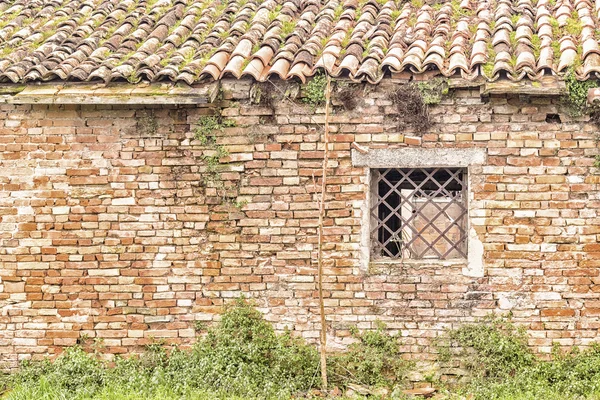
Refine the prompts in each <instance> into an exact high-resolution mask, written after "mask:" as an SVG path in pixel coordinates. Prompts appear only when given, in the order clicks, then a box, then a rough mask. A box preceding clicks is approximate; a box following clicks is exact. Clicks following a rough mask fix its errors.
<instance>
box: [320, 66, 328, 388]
mask: <svg viewBox="0 0 600 400" xmlns="http://www.w3.org/2000/svg"><path fill="white" fill-rule="evenodd" d="M330 100H331V77H330V76H329V74H327V86H326V89H325V129H324V132H323V143H324V154H323V173H322V177H321V199H320V201H319V243H318V253H317V270H318V276H317V286H318V291H319V311H320V314H321V335H320V339H321V340H320V356H321V357H320V359H321V379H322V381H323V390H324V391H326V390H327V353H326V352H327V321H326V320H325V304H324V301H323V220H324V217H325V191H326V187H327V164H328V163H329V103H330Z"/></svg>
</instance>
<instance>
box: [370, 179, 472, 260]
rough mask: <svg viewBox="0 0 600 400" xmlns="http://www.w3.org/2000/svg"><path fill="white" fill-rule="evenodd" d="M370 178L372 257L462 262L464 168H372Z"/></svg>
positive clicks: (465, 188)
mask: <svg viewBox="0 0 600 400" xmlns="http://www.w3.org/2000/svg"><path fill="white" fill-rule="evenodd" d="M372 178H373V179H372V185H373V186H372V190H373V192H372V198H373V202H372V206H371V220H372V225H371V226H372V229H371V243H372V251H373V257H374V258H378V259H382V258H383V259H385V258H394V259H398V258H409V259H451V258H466V255H467V254H466V253H467V248H466V247H467V246H466V244H467V241H466V238H467V203H466V199H467V184H466V179H467V173H466V170H465V169H463V168H410V169H397V168H388V169H375V170H373V177H372Z"/></svg>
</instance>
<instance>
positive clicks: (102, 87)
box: [0, 82, 219, 105]
mask: <svg viewBox="0 0 600 400" xmlns="http://www.w3.org/2000/svg"><path fill="white" fill-rule="evenodd" d="M218 92H219V82H210V83H206V84H201V85H194V86H188V85H186V84H182V83H177V84H173V83H153V84H150V83H149V84H144V85H142V84H129V83H112V84H35V85H33V84H31V85H23V84H21V85H16V84H15V85H1V86H0V103H8V104H80V105H82V104H85V105H98V104H105V105H150V104H157V105H167V104H206V103H212V102H213V101H214V100H215V99H216V97H217V94H218Z"/></svg>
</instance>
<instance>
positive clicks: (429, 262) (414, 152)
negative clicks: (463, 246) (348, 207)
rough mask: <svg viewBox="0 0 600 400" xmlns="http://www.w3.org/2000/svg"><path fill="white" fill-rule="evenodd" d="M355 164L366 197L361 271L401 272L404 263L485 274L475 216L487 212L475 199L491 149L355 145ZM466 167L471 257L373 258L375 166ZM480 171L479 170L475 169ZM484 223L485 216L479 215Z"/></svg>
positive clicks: (482, 202) (471, 274) (361, 244)
mask: <svg viewBox="0 0 600 400" xmlns="http://www.w3.org/2000/svg"><path fill="white" fill-rule="evenodd" d="M351 156H352V166H353V167H362V168H363V179H362V182H363V186H364V188H365V190H364V197H363V199H362V200H361V201H360V202H358V203H357V204H356V207H359V208H360V211H359V212H360V215H361V229H360V245H359V250H358V253H357V255H358V257H359V270H361V271H362V273H365V274H381V273H385V274H401V273H403V272H402V271H404V269H403V268H401V267H402V266H404V265H406V266H415V267H419V266H436V265H444V266H449V265H456V266H461V267H462V273H463V275H465V276H471V277H482V276H484V268H483V253H484V248H483V243H482V242H481V240H480V239H479V237H478V235H477V233H476V231H475V229H474V226H473V223H472V219H473V218H475V217H478V216H480V215H481V213H482V212H483V211H482V209H483V208H484V205H485V204H484V203H485V201H484V200H473V193H474V189H475V187H474V184H473V181H474V179H478V180H479V179H481V175H480V174H481V173H482V168H483V165H485V164H486V161H487V150H486V148H484V147H475V148H420V147H395V148H394V147H392V148H390V147H385V148H369V147H367V146H363V145H356V144H353V146H352V150H351ZM436 167H446V168H465V169H466V176H467V178H466V181H467V198H466V204H467V259H466V260H465V259H464V258H461V259H447V260H441V259H425V260H415V259H389V260H386V259H379V260H377V259H376V260H374V259H372V257H371V243H370V241H371V232H370V229H371V224H370V219H371V216H370V206H371V204H372V203H371V197H372V193H371V186H372V185H371V175H372V174H371V169H374V168H436ZM475 171H476V172H475ZM476 219H477V220H478V222H477V224H478V225H480V224H481V222H480V221H479V220H481V218H476Z"/></svg>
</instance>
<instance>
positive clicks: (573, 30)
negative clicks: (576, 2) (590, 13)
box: [563, 10, 583, 37]
mask: <svg viewBox="0 0 600 400" xmlns="http://www.w3.org/2000/svg"><path fill="white" fill-rule="evenodd" d="M563 29H564V31H565V32H566V33H567V34H569V35H572V36H575V37H577V36H579V35H581V31H582V29H583V24H582V23H581V18H579V14H578V13H577V10H573V11H572V12H571V15H570V16H569V18H567V22H566V24H565V26H564V27H563Z"/></svg>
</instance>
